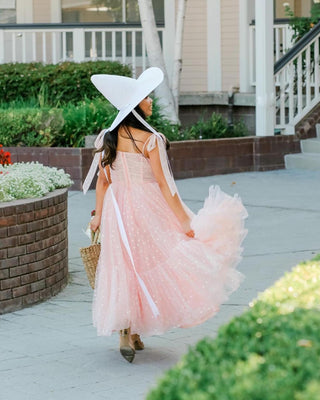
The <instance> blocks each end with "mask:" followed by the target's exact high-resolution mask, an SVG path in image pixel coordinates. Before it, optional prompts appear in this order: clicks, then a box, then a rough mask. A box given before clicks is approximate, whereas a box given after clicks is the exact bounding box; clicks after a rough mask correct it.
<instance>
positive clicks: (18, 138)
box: [0, 107, 63, 146]
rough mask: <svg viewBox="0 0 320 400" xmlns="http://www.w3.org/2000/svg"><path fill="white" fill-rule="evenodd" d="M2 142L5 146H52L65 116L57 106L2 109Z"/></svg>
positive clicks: (0, 126) (0, 114)
mask: <svg viewBox="0 0 320 400" xmlns="http://www.w3.org/2000/svg"><path fill="white" fill-rule="evenodd" d="M0 120H1V124H0V143H2V144H3V145H4V146H51V145H53V143H54V135H55V134H56V133H58V132H60V131H61V129H62V126H63V117H62V113H61V110H58V109H56V108H52V109H50V108H48V107H47V108H42V109H40V108H30V107H26V108H20V109H19V108H17V109H16V108H12V109H7V110H3V109H0Z"/></svg>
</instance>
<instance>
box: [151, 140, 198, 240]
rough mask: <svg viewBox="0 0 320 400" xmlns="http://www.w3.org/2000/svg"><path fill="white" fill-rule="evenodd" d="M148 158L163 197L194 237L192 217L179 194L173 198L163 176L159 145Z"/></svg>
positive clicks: (185, 228) (188, 233)
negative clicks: (191, 225) (191, 223)
mask: <svg viewBox="0 0 320 400" xmlns="http://www.w3.org/2000/svg"><path fill="white" fill-rule="evenodd" d="M148 156H149V159H150V165H151V168H152V171H153V174H154V176H155V178H156V180H157V182H158V184H159V187H160V190H161V192H162V194H163V197H164V198H165V200H166V202H167V203H168V205H169V207H170V208H171V210H172V211H173V212H174V214H175V215H176V217H177V218H178V220H179V222H180V224H181V227H182V229H183V231H184V233H185V234H186V235H187V236H189V237H194V231H193V230H192V229H191V227H190V222H191V219H190V216H189V215H188V214H187V212H186V211H185V209H184V207H183V205H182V203H181V200H180V198H179V196H178V194H177V193H176V194H175V195H174V196H172V194H171V192H170V189H169V186H168V184H167V180H166V178H165V176H164V174H163V171H162V166H161V161H160V154H159V149H158V144H157V145H156V147H155V148H154V149H153V150H151V151H149V152H148Z"/></svg>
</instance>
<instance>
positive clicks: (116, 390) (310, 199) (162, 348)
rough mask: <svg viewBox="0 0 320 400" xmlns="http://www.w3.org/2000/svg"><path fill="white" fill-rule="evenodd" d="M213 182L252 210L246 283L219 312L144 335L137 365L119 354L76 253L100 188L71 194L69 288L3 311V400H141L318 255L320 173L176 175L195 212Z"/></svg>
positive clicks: (0, 359)
mask: <svg viewBox="0 0 320 400" xmlns="http://www.w3.org/2000/svg"><path fill="white" fill-rule="evenodd" d="M211 184H218V185H220V186H221V187H222V189H223V190H225V191H226V192H228V193H230V194H232V193H236V192H237V193H239V194H240V196H241V198H242V199H243V201H244V203H245V205H246V207H247V209H248V212H249V219H248V220H247V227H248V229H249V234H248V236H247V238H246V240H245V243H244V246H245V252H244V259H243V261H242V263H241V265H240V267H239V269H240V271H241V272H243V273H244V274H245V275H246V279H245V281H244V282H243V284H242V286H241V287H240V288H239V289H238V291H237V292H235V293H234V294H233V295H232V297H231V298H230V299H229V301H228V302H227V303H226V304H223V305H222V307H221V310H220V312H219V314H218V315H216V316H215V317H214V318H212V319H211V320H209V321H207V322H206V323H204V324H202V325H200V326H198V327H195V328H191V329H186V330H184V329H177V330H173V331H170V332H168V333H166V334H165V335H163V336H159V337H151V338H146V339H145V345H146V348H145V350H144V351H143V352H139V353H138V354H137V355H136V359H135V361H134V363H133V364H129V363H127V362H126V361H125V360H123V359H122V357H121V356H120V355H119V352H118V336H117V335H113V336H111V337H107V338H106V337H97V336H96V332H95V329H94V328H93V327H92V325H91V300H92V290H91V288H90V287H89V285H88V283H87V280H86V276H85V273H84V270H83V266H82V264H81V260H80V258H79V253H78V249H79V247H80V246H84V245H87V244H88V240H87V238H86V237H85V236H84V234H83V233H82V229H83V228H85V227H86V224H87V222H88V219H89V215H90V211H91V209H93V208H94V193H93V192H90V193H88V194H87V195H86V196H83V195H82V193H80V192H70V195H69V196H70V197H69V246H70V247H69V256H70V284H69V285H68V287H67V288H66V289H65V290H64V291H63V292H62V293H60V294H59V295H57V296H56V297H54V298H52V299H51V300H49V301H47V302H45V303H42V304H39V305H36V306H33V307H30V308H27V309H24V310H21V311H18V312H14V313H11V314H5V315H3V316H0V377H1V378H0V379H1V394H0V398H1V399H4V400H29V399H30V400H44V399H45V400H58V399H59V400H74V399H77V400H101V399H105V400H106V399H107V400H109V399H110V400H128V399H130V400H141V399H144V398H145V394H146V393H147V392H148V390H149V389H150V388H151V387H152V386H153V385H155V383H156V381H157V378H159V377H160V376H161V375H162V373H163V371H165V370H166V369H168V368H169V367H171V366H172V365H174V364H175V363H176V362H177V361H178V360H179V358H180V357H181V356H182V354H184V353H185V352H186V351H187V349H188V346H189V345H192V344H194V343H195V342H197V341H198V340H199V339H201V338H202V337H203V336H205V335H209V336H212V337H214V336H215V334H216V332H217V330H218V328H219V326H221V325H222V324H224V323H226V322H227V321H228V320H229V319H230V318H231V317H232V316H235V315H238V314H241V313H242V312H243V310H244V309H246V308H247V307H248V303H249V302H250V301H251V300H252V299H253V298H255V297H256V295H257V293H258V292H261V291H263V290H264V289H265V288H267V287H268V286H270V285H271V284H272V283H273V282H274V281H275V280H276V279H278V278H279V277H281V276H282V275H283V273H284V272H285V271H288V270H290V269H291V267H292V266H294V265H295V264H296V263H298V262H300V261H302V260H307V259H310V258H311V257H313V256H314V255H315V254H316V253H318V252H319V251H320V241H319V236H320V235H319V225H320V224H319V221H320V202H319V199H320V172H314V171H294V170H290V171H286V170H281V171H272V172H257V173H256V172H254V173H242V174H231V175H221V176H215V177H207V178H196V179H186V180H181V181H178V187H179V190H180V193H181V195H182V198H183V199H184V200H185V201H186V203H187V204H188V205H189V206H190V207H191V208H192V209H193V210H194V211H196V210H197V209H199V208H200V207H201V204H202V199H204V198H205V196H206V194H207V191H208V186H209V185H211ZM164 400H165V399H164Z"/></svg>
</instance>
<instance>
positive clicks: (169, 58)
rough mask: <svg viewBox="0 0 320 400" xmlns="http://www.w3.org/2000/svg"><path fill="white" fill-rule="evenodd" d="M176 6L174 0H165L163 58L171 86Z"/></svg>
mask: <svg viewBox="0 0 320 400" xmlns="http://www.w3.org/2000/svg"><path fill="white" fill-rule="evenodd" d="M175 18H176V7H175V1H174V0H164V21H165V28H164V31H163V58H164V62H165V64H166V69H167V73H168V78H169V84H170V86H171V81H172V73H173V61H174V43H175V36H176V33H175V32H176V21H175Z"/></svg>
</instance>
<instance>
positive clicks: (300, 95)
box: [297, 54, 302, 114]
mask: <svg viewBox="0 0 320 400" xmlns="http://www.w3.org/2000/svg"><path fill="white" fill-rule="evenodd" d="M297 67H298V83H297V92H298V114H300V113H301V111H302V55H301V54H299V56H298V65H297Z"/></svg>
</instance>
